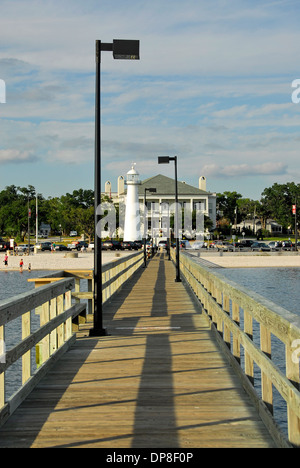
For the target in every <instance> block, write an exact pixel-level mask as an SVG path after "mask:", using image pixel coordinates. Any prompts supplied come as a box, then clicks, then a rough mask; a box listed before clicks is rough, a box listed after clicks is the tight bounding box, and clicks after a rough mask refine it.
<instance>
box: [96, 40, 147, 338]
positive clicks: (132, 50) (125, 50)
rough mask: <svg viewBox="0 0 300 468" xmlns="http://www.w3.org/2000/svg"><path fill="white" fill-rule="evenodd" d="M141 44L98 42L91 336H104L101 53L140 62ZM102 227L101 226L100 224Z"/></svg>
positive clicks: (133, 42) (132, 42)
mask: <svg viewBox="0 0 300 468" xmlns="http://www.w3.org/2000/svg"><path fill="white" fill-rule="evenodd" d="M139 49H140V42H139V41H131V40H123V39H114V40H113V42H112V43H103V42H101V41H99V40H96V89H95V243H94V296H93V299H94V327H93V328H92V329H91V330H90V336H103V335H105V334H106V331H105V329H104V328H103V316H102V245H101V232H99V235H98V233H97V226H98V223H99V222H100V215H99V214H98V212H97V210H98V207H99V205H100V204H101V118H100V106H101V99H100V95H101V90H100V64H101V51H102V50H104V51H112V53H113V57H114V59H123V60H139V58H140V53H139ZM99 226H100V224H99Z"/></svg>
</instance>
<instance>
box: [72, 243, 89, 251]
mask: <svg viewBox="0 0 300 468" xmlns="http://www.w3.org/2000/svg"><path fill="white" fill-rule="evenodd" d="M88 246H89V244H88V243H87V242H84V241H79V242H77V245H76V247H75V248H76V250H78V251H80V250H81V249H82V247H84V248H85V249H87V248H88Z"/></svg>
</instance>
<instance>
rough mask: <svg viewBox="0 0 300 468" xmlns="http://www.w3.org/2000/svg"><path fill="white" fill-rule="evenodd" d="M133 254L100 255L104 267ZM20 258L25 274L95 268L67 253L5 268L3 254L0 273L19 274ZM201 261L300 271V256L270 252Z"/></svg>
mask: <svg viewBox="0 0 300 468" xmlns="http://www.w3.org/2000/svg"><path fill="white" fill-rule="evenodd" d="M189 252H190V253H191V254H192V255H194V256H195V257H197V256H198V252H197V251H189ZM131 253H132V252H128V251H126V252H107V251H103V252H102V260H103V264H105V263H108V262H110V261H113V260H114V259H118V258H120V256H121V257H124V256H127V255H131ZM21 258H22V259H23V261H24V270H28V268H29V265H30V267H31V270H81V269H92V268H93V265H94V254H93V253H92V252H84V253H81V252H79V253H78V258H69V257H68V256H67V255H66V252H54V253H48V252H42V253H38V254H32V255H29V256H27V255H24V256H21V255H19V256H16V257H13V256H9V257H8V266H7V267H6V266H5V265H4V252H2V253H1V254H0V271H4V270H19V263H20V260H21ZM200 258H203V259H205V260H206V261H209V262H210V263H213V264H215V265H217V266H220V267H223V268H271V267H274V268H278V267H286V268H292V267H293V268H295V267H300V252H299V253H298V254H296V253H294V252H280V253H277V252H272V253H257V252H245V253H241V252H235V253H231V252H224V253H223V255H222V254H220V253H219V252H210V251H208V252H201V253H200Z"/></svg>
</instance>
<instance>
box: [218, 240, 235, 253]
mask: <svg viewBox="0 0 300 468" xmlns="http://www.w3.org/2000/svg"><path fill="white" fill-rule="evenodd" d="M214 248H215V249H217V250H218V251H219V250H222V251H224V252H228V251H229V250H232V251H233V249H234V246H233V244H230V242H226V241H216V242H215V243H214Z"/></svg>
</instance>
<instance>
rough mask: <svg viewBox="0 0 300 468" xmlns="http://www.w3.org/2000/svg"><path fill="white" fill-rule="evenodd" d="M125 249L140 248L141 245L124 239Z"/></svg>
mask: <svg viewBox="0 0 300 468" xmlns="http://www.w3.org/2000/svg"><path fill="white" fill-rule="evenodd" d="M121 245H122V249H123V250H138V249H139V246H138V244H137V243H136V242H133V241H123V242H121Z"/></svg>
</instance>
